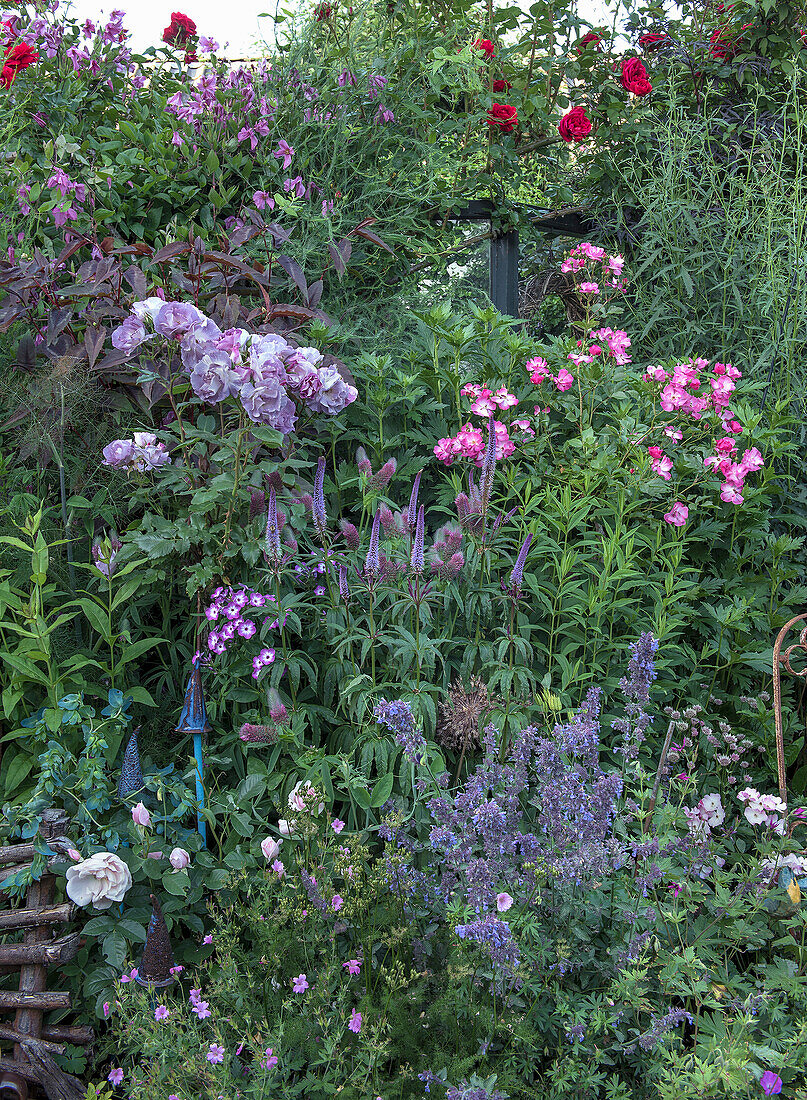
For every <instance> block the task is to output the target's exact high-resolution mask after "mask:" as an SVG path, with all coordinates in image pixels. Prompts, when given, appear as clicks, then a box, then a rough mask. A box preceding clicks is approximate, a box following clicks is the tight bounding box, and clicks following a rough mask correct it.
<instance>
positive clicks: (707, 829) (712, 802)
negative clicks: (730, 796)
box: [684, 794, 726, 840]
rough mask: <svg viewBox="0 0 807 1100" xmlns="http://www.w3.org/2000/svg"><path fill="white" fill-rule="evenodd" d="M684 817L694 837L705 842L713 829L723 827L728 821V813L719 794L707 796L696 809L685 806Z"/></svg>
mask: <svg viewBox="0 0 807 1100" xmlns="http://www.w3.org/2000/svg"><path fill="white" fill-rule="evenodd" d="M684 816H685V817H686V819H687V822H688V824H689V831H690V833H691V834H692V836H694V837H697V839H699V840H705V839H706V838H707V837H708V836H709V834H710V833H711V831H712V829H714V828H716V827H717V826H718V825H722V824H723V822H724V821H725V820H726V811H725V810H724V809H723V803H722V802H721V801H720V795H719V794H707V795H704V797H703V798H702V799H701V800H700V802H699V803H698V805H697V806H696V807H695V808H694V809H692V810H690V809H689V808H688V807H686V806H685V807H684Z"/></svg>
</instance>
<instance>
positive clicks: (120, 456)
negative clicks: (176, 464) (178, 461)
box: [102, 432, 171, 473]
mask: <svg viewBox="0 0 807 1100" xmlns="http://www.w3.org/2000/svg"><path fill="white" fill-rule="evenodd" d="M102 453H103V456H104V461H103V465H104V466H114V467H118V468H120V469H124V470H140V471H141V473H142V472H143V471H144V470H155V469H156V468H157V467H158V466H165V465H168V464H170V462H171V457H170V455H169V454H168V451H167V449H166V446H165V444H164V443H159V442H158V441H157V436H156V435H154V434H153V433H152V432H135V433H134V439H113V440H112V442H111V443H107V445H106V447H104V450H103V452H102Z"/></svg>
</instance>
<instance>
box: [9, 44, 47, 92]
mask: <svg viewBox="0 0 807 1100" xmlns="http://www.w3.org/2000/svg"><path fill="white" fill-rule="evenodd" d="M5 56H6V60H5V61H4V63H3V68H2V71H0V84H2V85H3V87H4V88H10V87H11V85H12V84H13V83H14V80H15V79H16V76H17V73H18V72H20V71H21V70H22V69H27V68H28V66H29V65H33V63H34V62H35V61H39V54H38V53H37V52H36V50H34V49H31V47H30V46H29V45H28V43H27V42H18V43H17V44H16V45H11V46H6V48H5Z"/></svg>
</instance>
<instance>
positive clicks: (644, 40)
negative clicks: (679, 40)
mask: <svg viewBox="0 0 807 1100" xmlns="http://www.w3.org/2000/svg"><path fill="white" fill-rule="evenodd" d="M669 41H670V36H669V35H668V34H656V33H654V32H648V33H647V34H643V35H642V37H641V38H640V39H639V45H640V46H641V47H642V49H644V50H648V51H650V50H657V49H658V48H659V47H660V46H661V45H662V43H664V42H669Z"/></svg>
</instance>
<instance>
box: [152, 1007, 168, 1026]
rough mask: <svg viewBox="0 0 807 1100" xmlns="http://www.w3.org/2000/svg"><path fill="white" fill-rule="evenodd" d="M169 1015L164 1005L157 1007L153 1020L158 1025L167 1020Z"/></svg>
mask: <svg viewBox="0 0 807 1100" xmlns="http://www.w3.org/2000/svg"><path fill="white" fill-rule="evenodd" d="M170 1015H171V1013H170V1012H169V1010H168V1009H167V1008H166V1006H165V1005H157V1007H156V1008H155V1009H154V1019H155V1020H157V1022H158V1023H159V1021H160V1020H167V1019H168V1017H169V1016H170Z"/></svg>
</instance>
